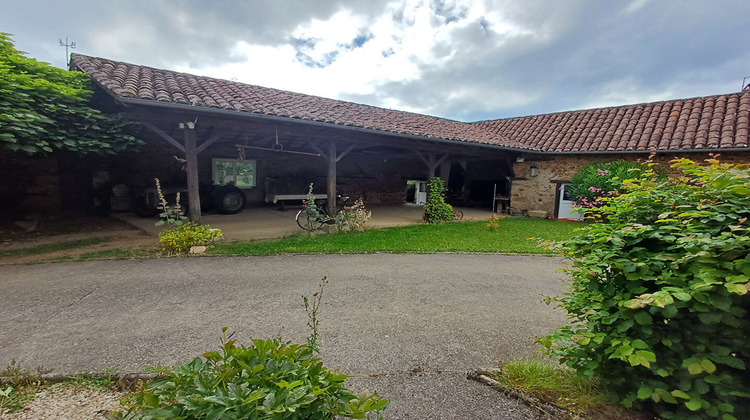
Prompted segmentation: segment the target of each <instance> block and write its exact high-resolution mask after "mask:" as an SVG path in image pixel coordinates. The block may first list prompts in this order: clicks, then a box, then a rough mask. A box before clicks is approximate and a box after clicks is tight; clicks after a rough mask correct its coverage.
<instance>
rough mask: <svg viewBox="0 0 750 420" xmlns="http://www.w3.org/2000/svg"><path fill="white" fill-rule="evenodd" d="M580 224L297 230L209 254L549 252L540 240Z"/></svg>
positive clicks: (506, 223) (536, 222)
mask: <svg viewBox="0 0 750 420" xmlns="http://www.w3.org/2000/svg"><path fill="white" fill-rule="evenodd" d="M578 226H580V225H577V224H575V223H566V222H559V221H553V220H545V219H526V218H524V219H521V218H508V219H503V220H501V221H500V226H499V227H498V228H496V229H494V230H491V229H490V228H489V227H488V226H487V222H485V221H481V222H455V223H444V224H440V225H426V224H420V225H412V226H404V227H394V228H385V229H375V230H368V231H366V232H346V233H339V234H332V235H307V234H299V235H292V236H290V237H287V238H284V239H281V240H278V241H264V242H240V241H236V242H227V243H219V244H217V245H216V246H214V247H212V249H211V250H210V253H211V254H214V255H231V256H249V255H273V254H308V253H310V254H362V253H373V252H390V253H434V252H492V253H495V252H497V253H515V254H550V253H551V251H549V250H546V249H544V248H542V247H539V246H538V241H536V240H533V239H529V238H539V239H543V240H547V241H549V240H552V241H558V240H564V239H567V238H569V237H571V236H572V235H573V230H574V229H575V228H577V227H578Z"/></svg>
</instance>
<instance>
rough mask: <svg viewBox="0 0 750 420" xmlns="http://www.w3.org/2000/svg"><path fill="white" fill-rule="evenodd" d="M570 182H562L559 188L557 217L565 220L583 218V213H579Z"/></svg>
mask: <svg viewBox="0 0 750 420" xmlns="http://www.w3.org/2000/svg"><path fill="white" fill-rule="evenodd" d="M570 186H571V184H570V183H567V184H560V188H559V189H558V202H557V218H558V219H565V220H575V221H580V220H583V214H581V213H577V212H576V209H577V207H576V206H575V202H574V201H573V197H572V196H571V194H570Z"/></svg>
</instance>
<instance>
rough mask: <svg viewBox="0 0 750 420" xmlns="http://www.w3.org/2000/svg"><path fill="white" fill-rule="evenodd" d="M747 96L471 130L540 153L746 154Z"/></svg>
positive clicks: (533, 119) (505, 122)
mask: <svg viewBox="0 0 750 420" xmlns="http://www.w3.org/2000/svg"><path fill="white" fill-rule="evenodd" d="M749 122H750V91H748V90H745V91H742V92H737V93H732V94H727V95H716V96H706V97H700V98H691V99H680V100H673V101H663V102H654V103H648V104H637V105H626V106H617V107H612V108H599V109H588V110H582V111H568V112H559V113H555V114H546V115H536V116H531V117H521V118H509V119H503V120H491V121H480V122H476V123H474V125H476V126H479V127H482V128H483V129H485V130H487V131H489V132H491V133H493V134H496V135H499V136H507V137H510V138H515V139H518V140H521V139H523V140H521V141H522V142H523V144H524V145H525V146H526V147H528V148H529V149H532V150H538V151H544V152H624V151H639V150H644V151H646V150H657V151H659V150H705V149H734V148H747V149H748V150H750V147H749V146H748V143H749V142H748V129H749V128H750V127H749V124H748V123H749Z"/></svg>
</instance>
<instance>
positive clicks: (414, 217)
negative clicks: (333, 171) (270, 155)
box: [112, 203, 492, 240]
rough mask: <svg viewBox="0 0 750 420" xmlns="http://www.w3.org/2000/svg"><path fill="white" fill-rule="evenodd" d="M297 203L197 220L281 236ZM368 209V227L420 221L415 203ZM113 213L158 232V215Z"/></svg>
mask: <svg viewBox="0 0 750 420" xmlns="http://www.w3.org/2000/svg"><path fill="white" fill-rule="evenodd" d="M299 209H300V207H296V208H295V207H294V206H291V207H289V208H288V209H287V210H286V211H281V210H280V209H278V208H277V207H275V206H267V207H249V208H246V209H244V210H242V212H240V213H237V214H218V213H212V212H207V213H206V214H204V215H203V217H202V218H201V223H203V224H207V225H210V226H211V227H213V228H218V229H221V231H222V232H223V233H224V236H225V237H226V238H227V239H230V240H232V239H236V240H255V239H271V238H282V237H284V236H287V235H289V234H292V233H302V232H303V230H302V229H300V227H299V226H298V225H297V221H296V220H295V216H296V215H297V211H299ZM367 209H368V210H370V211H372V219H371V220H369V221H368V222H367V226H368V227H369V228H383V227H391V226H406V225H413V224H416V223H421V222H422V215H423V214H424V206H419V205H415V204H409V203H404V204H381V205H377V204H376V205H371V206H368V207H367ZM456 210H461V211H462V212H463V213H464V218H463V220H489V219H490V217H492V212H491V211H490V209H489V208H478V207H456ZM112 216H113V217H116V218H118V219H120V220H122V221H124V222H126V223H129V224H131V225H133V226H135V227H137V228H139V229H141V230H143V231H145V232H147V233H149V234H151V235H154V236H156V235H158V234H159V232H160V231H161V230H162V229H163V228H164V227H163V226H162V227H156V226H154V223H155V222H157V221H158V220H159V219H158V218H157V217H156V216H154V217H140V216H136V215H135V214H132V213H114V214H112Z"/></svg>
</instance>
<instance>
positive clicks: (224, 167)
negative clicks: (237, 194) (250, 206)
mask: <svg viewBox="0 0 750 420" xmlns="http://www.w3.org/2000/svg"><path fill="white" fill-rule="evenodd" d="M211 166H212V170H211V173H212V178H213V181H214V184H219V185H225V184H233V185H235V186H237V187H254V186H255V160H252V159H250V160H237V159H218V158H214V159H211Z"/></svg>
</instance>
